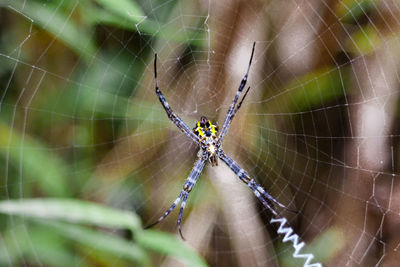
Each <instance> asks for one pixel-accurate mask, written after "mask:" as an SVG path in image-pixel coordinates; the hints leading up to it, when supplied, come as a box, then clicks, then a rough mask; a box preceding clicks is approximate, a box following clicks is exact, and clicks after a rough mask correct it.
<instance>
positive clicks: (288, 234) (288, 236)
mask: <svg viewBox="0 0 400 267" xmlns="http://www.w3.org/2000/svg"><path fill="white" fill-rule="evenodd" d="M270 222H271V223H275V222H279V223H280V226H279V229H278V231H277V233H278V234H285V236H284V237H283V240H282V241H283V242H287V241H292V243H293V248H294V253H293V258H304V259H305V263H304V264H303V267H322V264H321V263H312V264H311V261H312V260H313V259H314V255H313V254H311V253H310V254H299V252H300V250H301V249H302V248H303V247H304V246H305V243H304V242H301V243H299V236H298V235H297V234H295V233H294V231H293V229H292V228H291V227H290V226H289V227H286V228H284V227H283V226H284V225H285V224H286V222H287V220H286V218H280V219H274V218H272V219H271V221H270ZM292 233H293V234H292Z"/></svg>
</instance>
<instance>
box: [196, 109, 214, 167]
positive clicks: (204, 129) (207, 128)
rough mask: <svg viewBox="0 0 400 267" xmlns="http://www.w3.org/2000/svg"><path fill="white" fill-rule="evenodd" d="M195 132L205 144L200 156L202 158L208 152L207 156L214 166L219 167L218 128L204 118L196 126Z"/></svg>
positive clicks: (202, 146)
mask: <svg viewBox="0 0 400 267" xmlns="http://www.w3.org/2000/svg"><path fill="white" fill-rule="evenodd" d="M193 132H194V133H195V134H196V135H197V136H198V137H200V138H201V140H202V141H203V144H202V145H201V146H200V147H201V149H200V150H199V154H198V156H201V155H202V154H204V152H206V156H207V158H208V160H209V161H210V163H211V165H212V166H218V156H217V146H216V141H217V140H216V139H217V134H218V126H216V125H214V124H212V123H211V121H210V120H208V119H207V118H206V117H204V116H202V117H201V118H200V120H199V121H198V122H196V126H195V127H194V128H193Z"/></svg>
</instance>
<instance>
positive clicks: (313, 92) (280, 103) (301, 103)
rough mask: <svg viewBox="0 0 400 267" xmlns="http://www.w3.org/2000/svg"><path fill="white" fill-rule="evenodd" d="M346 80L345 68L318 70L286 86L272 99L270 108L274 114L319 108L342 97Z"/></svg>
mask: <svg viewBox="0 0 400 267" xmlns="http://www.w3.org/2000/svg"><path fill="white" fill-rule="evenodd" d="M347 80H348V79H347V71H346V68H341V69H340V70H339V69H337V68H321V69H318V70H316V71H313V72H310V73H307V74H306V75H304V76H302V77H299V78H296V79H295V80H294V81H293V82H291V83H290V84H289V85H288V86H286V87H285V88H284V89H283V90H282V93H281V94H279V95H277V96H275V97H274V102H273V104H271V105H270V108H271V109H272V110H274V111H276V112H300V111H306V110H311V109H313V108H317V107H320V106H322V105H323V104H324V103H327V102H328V101H331V100H334V99H337V98H339V97H341V96H343V95H344V94H345V92H346V85H347ZM282 109H284V110H282Z"/></svg>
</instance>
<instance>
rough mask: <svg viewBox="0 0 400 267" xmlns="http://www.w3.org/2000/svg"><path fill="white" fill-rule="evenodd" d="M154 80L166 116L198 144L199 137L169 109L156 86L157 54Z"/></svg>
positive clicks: (199, 141)
mask: <svg viewBox="0 0 400 267" xmlns="http://www.w3.org/2000/svg"><path fill="white" fill-rule="evenodd" d="M154 80H155V81H156V94H157V96H158V99H159V100H160V102H161V104H162V106H163V107H164V110H165V112H166V113H167V115H168V118H169V119H170V120H171V121H172V122H173V123H174V124H175V125H176V127H178V128H179V129H180V130H181V131H182V132H183V133H184V134H186V135H187V136H189V137H190V139H192V140H193V141H194V142H195V143H198V144H200V143H201V139H200V138H199V137H198V136H197V135H195V134H194V133H193V132H192V130H190V128H189V127H188V126H187V125H186V123H184V122H183V121H182V119H181V118H180V117H179V116H178V115H177V114H176V113H175V112H174V111H173V110H172V109H171V107H170V105H169V104H168V102H167V100H165V97H164V95H163V94H162V93H161V91H160V89H159V88H158V79H157V54H155V55H154Z"/></svg>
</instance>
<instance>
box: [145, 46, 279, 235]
mask: <svg viewBox="0 0 400 267" xmlns="http://www.w3.org/2000/svg"><path fill="white" fill-rule="evenodd" d="M255 45H256V44H255V43H254V44H253V50H252V51H251V56H250V62H249V65H248V67H247V72H246V74H245V75H244V77H243V79H242V82H241V83H240V86H239V89H238V90H237V92H236V95H235V97H234V98H233V101H232V104H231V105H230V106H229V109H228V113H227V114H226V117H225V121H224V124H223V125H222V128H221V131H218V127H217V126H216V125H214V124H212V123H211V121H209V120H208V119H207V118H206V117H204V116H202V117H201V118H200V120H199V121H198V122H196V126H195V127H194V129H193V130H192V131H191V130H190V128H189V126H187V125H186V124H185V123H184V122H183V121H182V119H181V118H180V117H179V116H178V115H177V114H176V113H175V112H174V111H173V110H172V109H171V107H170V105H169V104H168V102H167V101H166V100H165V98H164V95H163V94H162V93H161V91H160V89H159V88H158V80H157V54H155V57H154V80H155V82H156V94H157V96H158V99H159V100H160V102H161V104H162V106H163V108H164V109H165V112H166V113H167V115H168V118H169V119H170V120H171V121H172V122H173V123H174V124H175V125H176V127H178V128H179V129H180V130H181V131H182V132H183V133H184V134H186V135H187V136H188V137H189V138H190V139H192V141H193V142H194V143H196V144H197V145H199V146H200V150H199V153H198V154H197V160H196V162H195V164H194V166H193V169H192V171H191V172H190V174H189V177H188V178H187V179H186V182H185V183H184V185H183V188H182V190H181V192H180V194H179V196H178V198H177V199H176V200H175V201H174V203H172V205H171V207H169V209H168V210H167V211H165V212H164V214H163V215H162V216H161V217H160V218H159V219H158V220H157V221H156V222H155V223H153V224H151V225H149V226H148V227H146V228H149V227H152V226H153V225H155V224H157V223H159V222H161V221H162V220H164V219H165V218H166V217H167V216H168V214H170V213H171V211H172V210H173V209H174V208H175V207H176V205H178V203H179V202H180V201H182V204H181V208H180V210H179V215H178V221H177V225H178V230H179V233H180V234H181V236H182V232H181V220H182V215H183V210H184V209H185V206H186V200H187V198H188V196H189V193H190V192H191V191H192V189H193V187H194V185H195V184H196V181H197V179H198V178H199V175H200V173H201V171H202V170H203V167H204V165H205V163H206V162H207V160H208V161H210V162H211V164H212V166H215V165H218V162H217V159H218V158H220V159H221V160H222V161H223V162H224V163H225V164H226V165H227V166H228V167H229V168H230V169H231V170H232V171H233V172H234V173H235V174H236V175H237V176H238V177H239V179H240V180H241V181H242V182H244V183H245V184H247V186H248V187H249V188H250V190H251V191H253V193H254V195H255V196H256V197H257V198H258V199H259V200H260V201H261V203H263V205H264V206H265V207H267V208H268V209H269V210H270V211H271V213H272V214H274V215H277V213H276V211H275V209H274V208H273V207H272V205H273V204H276V205H278V206H280V207H282V208H286V207H285V206H284V205H283V204H281V203H280V202H279V201H278V200H276V199H275V198H274V197H272V196H271V195H270V194H268V193H267V192H266V191H265V190H264V188H262V187H261V186H260V185H258V184H257V183H256V181H255V180H254V179H252V178H251V177H250V175H249V174H248V173H247V172H246V171H245V170H244V169H242V168H241V167H240V166H239V164H237V163H236V162H235V161H234V160H233V159H231V158H230V157H229V156H228V155H226V154H225V152H224V151H223V150H222V147H221V144H222V141H223V140H224V137H225V135H226V133H227V132H228V129H229V126H230V125H231V122H232V120H233V118H234V117H235V115H236V113H237V112H238V110H239V109H240V107H241V105H242V103H243V100H244V99H245V98H246V95H247V93H248V92H249V89H250V87H248V88H247V90H246V92H245V93H244V95H243V97H242V99H241V100H240V102H238V101H239V97H240V95H241V94H242V92H243V89H244V87H245V86H246V82H247V76H248V74H249V70H250V65H251V61H252V59H253V54H254V47H255ZM286 209H287V208H286ZM182 238H183V236H182Z"/></svg>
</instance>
